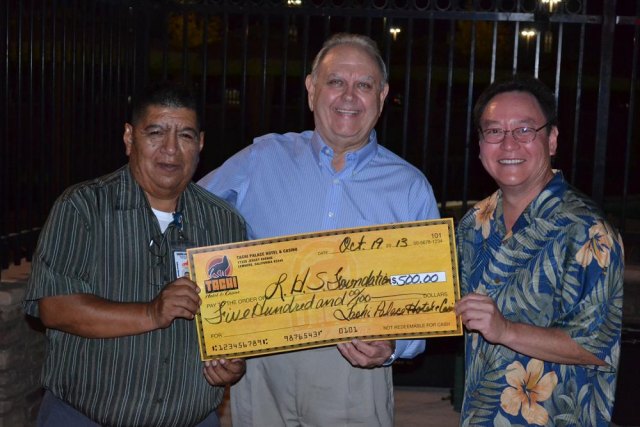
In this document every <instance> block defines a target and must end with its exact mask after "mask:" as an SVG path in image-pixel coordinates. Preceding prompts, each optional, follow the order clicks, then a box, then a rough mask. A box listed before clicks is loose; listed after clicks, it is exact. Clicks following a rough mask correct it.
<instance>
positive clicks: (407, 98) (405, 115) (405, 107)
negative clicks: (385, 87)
mask: <svg viewBox="0 0 640 427" xmlns="http://www.w3.org/2000/svg"><path fill="white" fill-rule="evenodd" d="M412 55H413V19H412V18H409V22H408V25H407V49H406V53H405V63H404V82H405V84H404V95H403V102H402V157H404V158H405V159H406V158H407V154H408V151H409V149H408V148H409V147H408V145H409V143H408V134H409V105H410V104H411V68H412V67H411V64H412V62H411V60H412Z"/></svg>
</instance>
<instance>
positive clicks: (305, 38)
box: [298, 15, 311, 129]
mask: <svg viewBox="0 0 640 427" xmlns="http://www.w3.org/2000/svg"><path fill="white" fill-rule="evenodd" d="M303 27H304V30H303V31H302V72H301V73H300V93H301V94H302V96H301V97H300V105H299V108H298V110H299V111H300V116H299V126H298V127H299V128H300V129H304V128H305V117H306V115H307V114H306V112H307V97H306V92H307V89H306V86H305V78H306V75H307V74H309V73H310V72H311V70H309V15H305V16H304V17H303Z"/></svg>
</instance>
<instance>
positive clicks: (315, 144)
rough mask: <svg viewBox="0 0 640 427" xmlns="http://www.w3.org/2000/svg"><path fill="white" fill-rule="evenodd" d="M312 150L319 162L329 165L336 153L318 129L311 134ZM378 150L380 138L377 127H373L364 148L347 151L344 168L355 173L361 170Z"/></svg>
mask: <svg viewBox="0 0 640 427" xmlns="http://www.w3.org/2000/svg"><path fill="white" fill-rule="evenodd" d="M311 150H312V151H313V156H314V157H315V159H316V161H317V162H318V164H323V161H326V162H327V164H328V165H330V164H331V160H332V159H333V154H334V153H333V149H332V148H331V147H329V146H328V145H327V144H325V142H324V141H323V140H322V137H321V136H320V134H319V133H318V132H317V131H314V132H313V135H312V136H311ZM377 152H378V138H377V135H376V131H375V129H372V130H371V133H370V134H369V142H367V143H366V144H365V145H364V146H363V147H362V148H360V149H358V150H356V151H351V152H348V153H347V156H346V159H345V160H346V161H345V168H344V170H348V169H351V170H352V171H353V173H356V172H358V171H360V170H361V169H362V168H363V167H364V166H366V164H367V163H369V161H370V160H371V159H372V158H373V157H374V156H375V155H376V153H377ZM323 159H326V160H323Z"/></svg>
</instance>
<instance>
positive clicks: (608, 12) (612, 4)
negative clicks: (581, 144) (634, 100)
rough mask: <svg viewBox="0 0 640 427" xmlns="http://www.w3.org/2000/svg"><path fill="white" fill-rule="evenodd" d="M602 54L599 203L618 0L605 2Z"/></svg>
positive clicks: (596, 160)
mask: <svg viewBox="0 0 640 427" xmlns="http://www.w3.org/2000/svg"><path fill="white" fill-rule="evenodd" d="M603 8H604V13H603V16H602V34H601V41H602V42H601V47H600V48H601V55H600V79H599V82H598V113H597V116H598V118H597V120H596V146H595V150H594V156H593V180H592V191H591V192H592V194H591V196H592V197H593V199H594V200H595V202H596V203H597V204H599V205H600V206H602V204H603V202H604V180H605V176H606V175H605V168H606V156H607V130H608V126H609V101H610V99H611V67H612V62H613V39H614V32H615V24H616V22H615V19H616V0H609V1H606V2H604V4H603Z"/></svg>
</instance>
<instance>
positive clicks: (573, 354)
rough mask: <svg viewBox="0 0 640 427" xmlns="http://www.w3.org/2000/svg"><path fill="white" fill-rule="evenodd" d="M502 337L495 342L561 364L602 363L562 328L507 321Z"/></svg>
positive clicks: (536, 357)
mask: <svg viewBox="0 0 640 427" xmlns="http://www.w3.org/2000/svg"><path fill="white" fill-rule="evenodd" d="M503 337H504V338H503V339H502V340H501V341H500V342H499V343H498V344H502V345H504V346H505V347H509V348H510V349H512V350H514V351H516V352H518V353H521V354H524V355H527V356H530V357H533V358H535V359H539V360H544V361H546V362H552V363H561V364H564V365H601V366H602V365H605V363H604V362H603V361H602V360H600V359H599V358H597V357H596V356H595V355H594V354H593V353H591V352H589V351H587V350H586V349H585V348H584V347H582V346H581V345H579V344H578V343H577V342H576V341H574V340H573V339H572V338H571V337H570V336H569V335H568V334H567V333H566V332H564V331H563V330H561V329H557V328H543V327H539V326H533V325H528V324H525V323H515V322H510V321H507V324H506V330H505V333H504V334H503Z"/></svg>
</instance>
